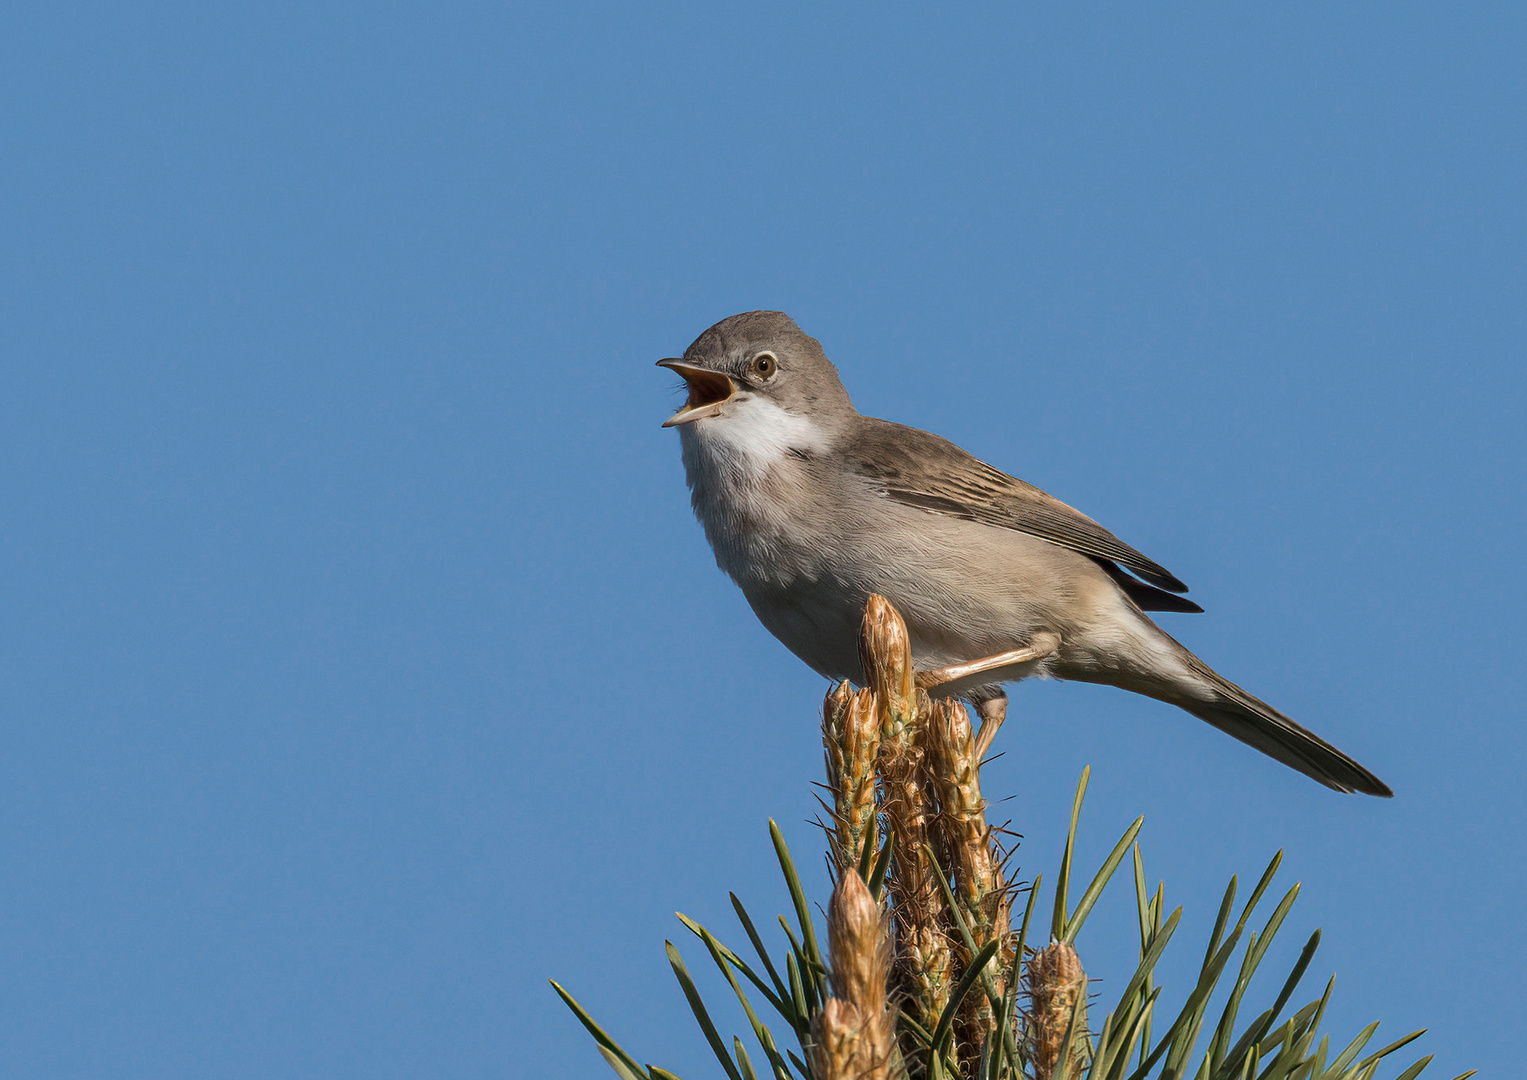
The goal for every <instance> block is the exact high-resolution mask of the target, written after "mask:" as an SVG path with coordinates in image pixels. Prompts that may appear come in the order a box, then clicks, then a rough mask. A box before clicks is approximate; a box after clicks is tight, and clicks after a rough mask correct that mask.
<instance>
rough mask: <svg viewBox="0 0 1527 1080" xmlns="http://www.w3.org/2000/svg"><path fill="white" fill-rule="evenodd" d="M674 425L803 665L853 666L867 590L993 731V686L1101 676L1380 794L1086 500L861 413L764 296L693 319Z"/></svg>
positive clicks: (736, 551) (742, 564) (722, 551)
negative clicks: (1226, 660)
mask: <svg viewBox="0 0 1527 1080" xmlns="http://www.w3.org/2000/svg"><path fill="white" fill-rule="evenodd" d="M658 363H659V364H660V365H661V366H663V367H667V368H670V369H672V370H673V371H675V372H677V373H678V374H679V375H681V376H683V378H684V381H685V383H686V384H687V385H688V390H689V398H688V401H687V402H686V403H685V404H684V406H683V407H682V408H681V409H680V410H679V411H678V412H677V413H675V414H674V415H673V416H672V417H671V418H670V419H669V420H668V421H667V422H666V423H665V424H664V426H665V427H677V428H678V429H679V435H680V442H681V443H682V445H683V453H684V472H685V475H686V477H687V479H688V482H689V489H690V493H691V501H692V503H693V505H694V510H695V515H696V516H697V517H698V518H699V519H700V523H701V524H702V525H703V526H704V527H705V536H706V538H707V539H708V540H709V541H710V544H711V547H712V548H713V549H714V550H715V553H716V563H717V564H718V565H719V566H720V567H721V569H722V570H724V571H726V573H727V574H729V575H730V576H731V578H732V580H733V581H735V582H736V583H737V584H738V586H740V587H741V589H742V592H743V595H744V596H746V597H747V599H748V603H749V604H750V605H752V608H753V611H754V612H755V613H756V614H757V615H758V618H759V620H760V621H761V622H762V623H763V624H764V626H765V627H767V628H768V630H769V632H770V633H772V634H773V635H774V636H775V637H777V638H779V640H780V641H781V642H783V643H784V645H785V646H786V647H787V648H788V649H789V650H790V651H791V652H793V653H795V655H796V656H798V657H800V658H801V659H802V660H804V661H805V662H806V663H807V664H808V665H810V666H811V667H812V668H813V669H815V670H816V671H818V672H820V673H821V674H822V675H825V676H827V677H828V678H832V679H852V680H854V681H856V682H859V683H862V682H863V680H864V674H863V671H862V670H861V666H860V661H859V653H858V649H857V635H858V628H859V620H860V618H861V616H862V614H863V611H864V605H865V603H866V601H867V600H868V598H869V595H870V594H871V593H879V594H880V595H882V596H884V597H886V599H888V600H889V601H890V602H891V603H892V604H894V605H895V606H896V608H897V610H899V611H900V612H901V615H902V618H903V619H904V620H905V621H906V625H907V631H908V634H909V635H910V637H911V641H912V657H913V662H914V663H915V664H916V665H917V667H918V669H919V670H920V671H924V672H925V673H929V674H925V675H924V676H922V681H923V685H925V686H931V687H936V693H937V694H938V695H939V696H950V695H956V694H958V695H962V696H965V697H967V698H968V699H970V700H971V701H972V702H973V703H974V704H975V705H976V706H977V708H978V709H979V710H980V712H981V715H982V716H983V718H985V720H986V721H987V724H985V725H983V727H986V726H988V725H989V728H990V730H989V731H987V732H985V734H986V736H987V738H988V739H989V738H990V733H991V732H994V731H995V728H996V726H997V725H998V724H1000V723H1001V720H1002V716H1003V715H1004V713H1005V709H1006V703H1007V698H1006V695H1005V694H1004V693H1003V691H1002V690H1001V687H1000V684H1001V683H1004V682H1012V681H1016V680H1018V679H1022V678H1025V677H1028V676H1031V675H1042V676H1050V677H1053V678H1059V679H1074V680H1078V681H1082V682H1094V683H1106V684H1108V685H1110V686H1118V687H1121V688H1123V689H1125V690H1132V691H1134V692H1135V693H1137V694H1144V695H1146V696H1147V697H1153V698H1156V699H1157V700H1159V701H1165V702H1169V703H1171V704H1173V705H1177V706H1180V707H1182V708H1183V709H1186V710H1187V711H1188V712H1190V713H1192V714H1193V715H1194V716H1197V717H1199V718H1200V719H1202V720H1206V721H1208V722H1209V723H1210V724H1213V725H1214V726H1215V727H1217V728H1219V729H1220V730H1221V731H1224V732H1226V733H1227V734H1230V735H1233V736H1235V737H1236V738H1237V739H1240V740H1241V741H1242V742H1245V743H1248V744H1249V745H1251V746H1254V747H1256V748H1257V749H1258V750H1260V751H1262V752H1263V753H1264V754H1267V755H1269V756H1270V757H1274V758H1276V759H1277V760H1279V761H1281V762H1283V763H1284V764H1285V765H1288V766H1291V767H1292V768H1295V769H1297V770H1299V771H1300V772H1302V773H1304V774H1305V775H1306V776H1309V777H1312V778H1314V779H1315V780H1318V781H1319V782H1320V783H1322V784H1325V785H1326V786H1327V787H1331V788H1335V789H1336V790H1338V791H1360V792H1364V793H1366V794H1369V795H1384V796H1388V795H1390V794H1392V793H1391V792H1390V790H1389V788H1388V787H1387V786H1385V784H1384V783H1383V782H1382V781H1381V780H1379V778H1378V777H1376V776H1374V775H1373V774H1372V773H1371V772H1369V771H1368V770H1367V769H1365V768H1363V767H1362V766H1361V765H1359V764H1358V763H1357V762H1355V761H1353V760H1352V759H1351V758H1350V757H1348V756H1347V755H1346V754H1343V753H1342V752H1341V751H1340V750H1338V749H1336V748H1335V747H1334V746H1332V745H1331V744H1329V743H1327V742H1325V741H1324V740H1323V739H1321V738H1319V737H1318V736H1316V735H1314V734H1313V733H1311V732H1309V731H1306V730H1305V729H1304V728H1302V727H1300V726H1299V725H1298V724H1296V723H1294V721H1292V720H1290V719H1289V718H1288V717H1286V716H1284V715H1283V714H1282V713H1280V712H1278V711H1277V710H1276V709H1274V708H1272V707H1271V706H1270V705H1267V704H1266V703H1264V702H1262V701H1259V700H1257V699H1256V698H1254V697H1252V696H1251V695H1250V694H1248V693H1247V692H1246V691H1244V690H1242V689H1241V688H1240V687H1238V686H1235V685H1234V684H1232V683H1230V682H1228V681H1226V680H1225V679H1224V678H1222V677H1221V676H1220V675H1218V674H1217V673H1215V672H1214V671H1212V670H1210V668H1209V666H1208V665H1207V664H1205V663H1204V662H1203V661H1202V660H1200V659H1199V658H1198V657H1196V656H1194V655H1193V654H1192V653H1191V652H1189V651H1188V650H1187V649H1186V648H1184V647H1183V646H1182V645H1180V644H1178V643H1177V642H1176V641H1174V640H1173V639H1172V638H1171V637H1170V636H1168V635H1167V634H1166V633H1165V632H1164V631H1163V630H1162V629H1161V628H1160V627H1158V626H1157V625H1156V624H1155V623H1153V622H1152V621H1151V620H1150V618H1149V617H1148V616H1147V615H1146V612H1147V611H1185V612H1197V611H1202V610H1203V609H1202V608H1200V607H1199V606H1198V605H1197V604H1195V603H1193V602H1192V601H1190V600H1185V599H1183V598H1182V597H1181V596H1178V595H1176V594H1177V593H1183V592H1186V591H1187V586H1186V585H1184V584H1183V583H1182V582H1181V581H1179V580H1178V579H1177V578H1176V577H1174V576H1173V575H1172V574H1170V573H1168V572H1167V570H1166V569H1165V568H1163V567H1162V566H1160V565H1159V564H1157V563H1155V562H1152V561H1151V560H1150V559H1148V558H1146V557H1145V556H1144V555H1142V554H1140V552H1138V551H1136V550H1135V549H1134V548H1132V547H1130V546H1129V545H1128V544H1125V543H1124V542H1123V541H1121V540H1119V539H1118V538H1117V537H1116V536H1114V535H1113V534H1112V533H1111V532H1109V531H1108V530H1107V529H1105V528H1103V527H1102V526H1101V525H1099V524H1098V523H1097V522H1095V521H1093V520H1092V519H1091V518H1089V517H1087V516H1085V515H1084V514H1081V513H1079V512H1078V511H1076V510H1073V509H1072V508H1071V507H1069V506H1067V505H1066V504H1065V503H1063V502H1061V501H1059V500H1058V499H1054V498H1051V497H1050V496H1049V495H1047V494H1045V493H1044V492H1043V491H1040V490H1039V489H1038V488H1036V487H1033V486H1032V485H1029V484H1026V483H1024V482H1023V481H1022V480H1016V479H1014V478H1013V477H1011V476H1008V475H1006V474H1005V473H1002V472H999V471H998V470H996V469H994V468H992V467H991V466H990V465H987V464H986V463H985V462H983V461H979V460H977V459H976V458H974V457H972V456H971V455H970V454H967V453H966V452H965V451H964V450H961V449H960V448H959V447H958V446H955V445H954V444H953V443H951V442H948V441H947V440H945V439H941V438H939V437H938V436H937V435H932V434H929V433H928V432H926V431H919V430H918V429H916V428H910V427H904V426H902V425H901V424H893V423H890V422H888V421H885V420H877V419H875V418H873V417H869V416H861V415H860V414H859V413H858V412H857V411H856V410H855V409H854V406H853V403H852V402H851V401H849V398H848V392H847V391H846V390H844V389H843V383H842V382H841V381H840V380H839V378H838V371H837V368H835V367H834V366H833V365H832V363H831V361H829V360H828V359H827V356H826V355H825V354H824V353H823V352H822V347H821V345H820V344H819V343H818V342H817V341H816V339H815V338H812V337H808V336H807V335H806V334H805V333H803V332H802V331H801V329H800V328H799V327H798V326H796V325H795V323H794V322H793V321H792V320H791V319H790V317H789V316H787V315H785V314H784V313H783V312H778V311H750V312H746V313H744V314H741V315H734V316H732V317H731V318H729V319H724V320H722V321H721V322H719V323H717V324H716V325H715V326H712V327H711V328H710V329H709V330H707V331H705V333H703V334H701V335H700V336H699V337H698V338H697V339H696V340H695V343H694V344H693V345H691V346H690V347H689V348H688V349H687V350H685V352H684V356H683V358H682V359H669V360H660V361H658Z"/></svg>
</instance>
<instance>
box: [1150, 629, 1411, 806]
mask: <svg viewBox="0 0 1527 1080" xmlns="http://www.w3.org/2000/svg"><path fill="white" fill-rule="evenodd" d="M1183 652H1184V653H1185V654H1186V657H1185V658H1186V659H1187V660H1188V661H1189V662H1190V664H1191V666H1192V668H1193V671H1194V673H1195V674H1196V675H1198V676H1199V677H1200V678H1201V679H1202V680H1203V681H1204V682H1206V683H1207V684H1208V685H1209V686H1210V687H1211V688H1212V693H1213V696H1212V697H1211V698H1210V699H1208V700H1205V699H1203V698H1202V697H1195V696H1190V695H1187V694H1183V693H1180V692H1179V693H1173V694H1171V696H1169V697H1168V696H1166V695H1165V694H1163V695H1160V696H1162V698H1163V700H1167V701H1170V702H1171V703H1172V704H1174V705H1178V706H1181V707H1182V708H1184V709H1186V710H1187V711H1188V712H1190V713H1192V714H1193V715H1194V716H1196V717H1198V718H1199V719H1200V720H1205V721H1207V722H1208V723H1210V724H1213V725H1214V726H1215V727H1217V728H1219V729H1220V730H1221V731H1223V732H1224V733H1225V734H1227V735H1232V736H1234V737H1235V738H1237V739H1240V740H1241V741H1242V742H1243V743H1246V744H1247V745H1248V746H1253V747H1255V748H1256V749H1258V750H1260V751H1262V753H1264V754H1266V755H1267V756H1268V757H1271V758H1275V759H1276V760H1278V761H1281V762H1283V764H1285V765H1287V766H1289V767H1290V768H1293V769H1297V770H1299V771H1300V772H1302V773H1304V775H1305V776H1308V777H1310V778H1311V779H1313V780H1318V781H1319V782H1320V783H1322V784H1324V785H1325V786H1326V787H1328V788H1335V789H1336V790H1337V791H1345V792H1353V791H1360V792H1362V793H1363V794H1364V795H1378V796H1380V797H1382V798H1386V799H1387V798H1390V797H1391V796H1393V795H1394V792H1393V791H1391V790H1390V789H1389V785H1387V784H1385V783H1384V781H1382V780H1380V779H1379V778H1378V777H1377V776H1374V775H1373V773H1371V772H1369V771H1368V770H1367V769H1365V768H1363V767H1362V766H1361V765H1359V764H1358V763H1357V762H1356V761H1353V760H1352V759H1351V758H1350V757H1348V756H1347V755H1346V754H1344V753H1342V752H1341V751H1340V750H1338V749H1336V747H1334V746H1332V745H1331V744H1330V743H1328V742H1326V741H1325V740H1324V739H1322V738H1321V737H1320V736H1318V735H1316V734H1315V733H1314V732H1312V731H1308V730H1306V729H1305V728H1303V727H1300V726H1299V725H1298V724H1296V723H1294V721H1292V720H1290V719H1289V718H1288V717H1286V716H1284V715H1283V714H1282V713H1280V712H1279V711H1278V710H1277V709H1275V708H1273V707H1272V706H1271V705H1269V704H1267V702H1265V701H1261V700H1259V699H1257V698H1255V697H1252V696H1251V695H1250V694H1248V693H1247V692H1246V691H1244V690H1242V689H1241V688H1240V687H1239V686H1236V685H1235V684H1234V683H1232V682H1230V681H1229V680H1227V679H1225V678H1224V677H1223V676H1221V675H1220V674H1219V673H1218V672H1216V671H1213V670H1212V669H1211V668H1210V667H1209V666H1208V665H1207V664H1205V663H1204V662H1203V661H1202V660H1200V659H1199V658H1198V657H1196V656H1194V655H1193V654H1192V653H1190V652H1188V651H1187V650H1186V649H1184V650H1183ZM1152 696H1153V697H1154V696H1157V695H1155V694H1152Z"/></svg>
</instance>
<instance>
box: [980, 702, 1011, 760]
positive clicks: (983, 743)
mask: <svg viewBox="0 0 1527 1080" xmlns="http://www.w3.org/2000/svg"><path fill="white" fill-rule="evenodd" d="M973 704H974V705H975V707H976V713H977V714H978V715H979V716H980V717H981V727H980V728H979V729H978V730H977V731H976V760H977V761H982V760H984V759H985V758H986V752H987V751H988V750H990V749H991V743H992V740H993V739H995V738H996V737H997V731H998V730H999V729H1000V728H1001V727H1002V721H1004V720H1006V719H1007V695H1006V694H1005V693H1003V692H1002V691H1001V690H998V691H997V693H996V696H995V697H988V698H981V699H980V700H978V701H975V702H974V703H973Z"/></svg>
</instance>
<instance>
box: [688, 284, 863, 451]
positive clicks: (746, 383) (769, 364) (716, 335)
mask: <svg viewBox="0 0 1527 1080" xmlns="http://www.w3.org/2000/svg"><path fill="white" fill-rule="evenodd" d="M658 364H659V366H661V367H666V368H670V369H672V370H673V371H675V372H677V373H678V374H680V375H682V376H683V377H684V381H685V382H686V383H687V384H688V386H689V400H688V401H686V402H685V403H684V407H683V408H681V409H680V410H679V411H678V412H676V413H674V415H673V416H671V417H669V419H668V420H667V422H666V423H664V425H663V426H664V427H674V426H677V425H679V424H689V423H693V422H695V421H697V420H707V419H710V418H712V417H716V418H724V417H727V416H729V415H732V414H734V413H735V412H737V410H738V409H739V408H740V407H742V406H745V405H746V404H747V403H748V402H750V401H764V402H767V403H769V404H772V405H774V406H776V407H778V408H780V409H783V410H784V411H785V412H787V413H791V414H794V415H796V416H800V417H809V418H810V419H811V420H812V421H813V423H814V424H815V425H816V426H817V427H818V428H820V429H821V430H823V431H828V432H830V431H834V430H836V429H839V428H841V427H843V426H844V425H846V424H847V423H848V422H850V421H851V420H852V418H853V417H855V416H857V415H858V414H857V413H856V412H855V411H854V406H853V403H852V402H851V401H849V399H848V391H846V390H844V389H843V382H842V380H840V379H839V378H838V369H837V368H835V367H833V365H832V361H830V360H828V359H827V355H826V354H825V353H824V352H822V346H821V344H820V343H819V342H818V341H817V339H816V338H814V337H811V336H809V335H808V334H806V333H805V332H804V331H802V330H801V328H800V327H799V326H796V325H795V320H793V319H792V318H790V316H788V315H786V314H785V313H784V312H783V311H746V312H743V313H742V314H741V315H733V316H731V317H730V318H727V319H722V320H721V321H720V322H718V323H717V324H716V325H715V326H712V327H711V328H710V329H709V330H707V331H705V333H703V334H701V335H700V336H699V337H697V338H695V340H694V344H692V345H690V347H689V348H687V349H685V350H684V355H683V357H681V358H674V359H668V360H659V361H658Z"/></svg>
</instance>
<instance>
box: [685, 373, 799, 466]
mask: <svg viewBox="0 0 1527 1080" xmlns="http://www.w3.org/2000/svg"><path fill="white" fill-rule="evenodd" d="M679 434H680V436H681V437H682V440H683V443H684V466H685V468H686V469H687V470H689V472H690V477H691V479H690V486H691V487H693V486H694V479H695V473H696V471H697V470H698V471H700V472H702V473H710V474H713V475H715V476H716V477H717V478H718V479H719V478H720V477H722V476H725V477H726V479H727V480H728V481H729V482H734V483H735V482H737V481H748V480H754V481H756V480H761V479H763V478H764V477H765V476H767V475H768V474H769V473H770V472H771V471H772V470H773V469H774V467H775V466H776V465H778V464H779V462H780V461H781V460H782V459H783V458H784V457H785V455H787V454H789V453H790V452H791V451H792V450H796V451H800V452H802V453H810V452H814V451H819V450H823V449H825V448H826V447H827V438H826V436H825V435H823V433H822V430H821V429H820V428H819V427H817V426H816V425H815V424H813V423H812V422H811V421H810V420H809V419H808V418H807V417H804V416H800V415H798V414H796V413H793V412H787V411H786V410H784V409H781V408H780V407H779V406H778V405H776V404H774V403H773V402H772V401H766V400H764V399H763V398H760V397H754V396H752V395H745V396H739V397H738V398H736V399H735V400H733V401H732V402H730V403H728V405H727V406H726V410H725V411H724V412H723V413H722V414H721V415H720V416H712V417H708V418H706V419H704V420H696V421H695V422H694V423H692V424H686V425H684V426H683V427H681V428H680V429H679Z"/></svg>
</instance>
